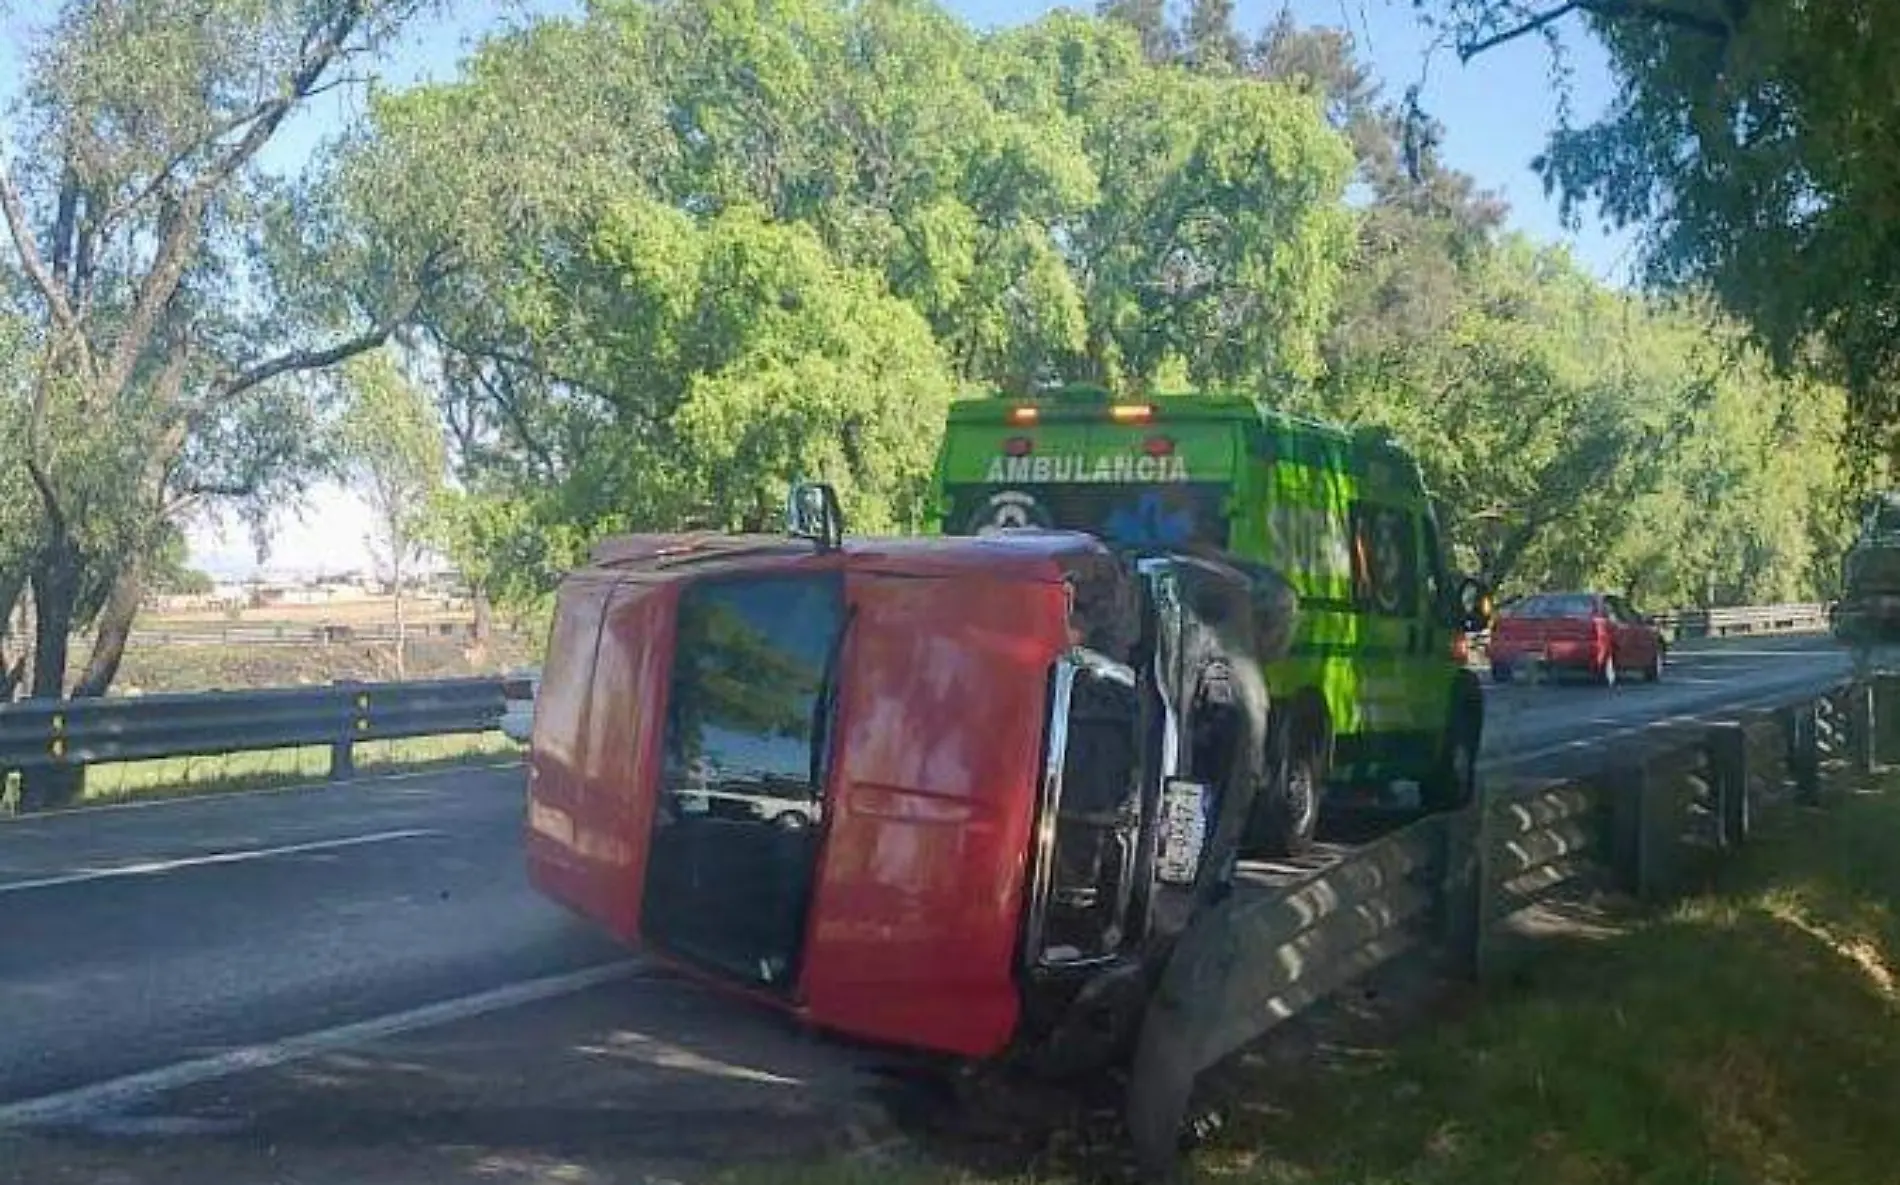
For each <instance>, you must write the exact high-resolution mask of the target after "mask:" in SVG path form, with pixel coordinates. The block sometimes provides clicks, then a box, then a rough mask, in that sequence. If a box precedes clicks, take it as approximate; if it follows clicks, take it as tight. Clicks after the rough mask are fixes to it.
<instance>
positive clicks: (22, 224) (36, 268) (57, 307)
mask: <svg viewBox="0 0 1900 1185" xmlns="http://www.w3.org/2000/svg"><path fill="white" fill-rule="evenodd" d="M0 211H3V212H4V213H5V215H6V220H7V233H8V234H10V235H11V236H12V237H13V248H14V250H15V251H17V252H18V253H19V256H20V264H21V266H22V267H23V268H25V269H26V274H27V278H28V279H30V280H32V281H33V287H35V288H37V289H38V290H39V293H40V296H41V297H42V298H44V299H45V301H46V307H47V308H48V309H49V310H51V312H52V315H53V324H54V326H55V327H56V328H57V329H58V330H59V332H60V333H61V334H62V335H64V336H66V337H69V338H71V339H73V340H74V341H75V342H77V343H78V344H79V347H80V350H81V357H82V358H84V357H85V356H86V355H85V339H84V338H82V337H81V336H80V333H79V322H78V320H77V319H76V318H75V317H74V316H73V309H72V306H71V305H70V304H68V303H67V302H66V294H65V293H64V292H63V291H61V290H60V286H59V283H58V281H56V280H55V279H54V278H53V274H52V273H51V272H49V271H47V270H46V262H45V260H43V259H41V258H40V251H39V246H38V245H37V244H36V243H35V242H34V239H33V229H32V228H31V227H29V226H28V225H27V224H26V206H25V204H24V203H23V202H22V201H21V200H20V191H19V188H18V187H16V186H15V185H14V184H13V173H12V171H11V169H9V168H8V166H7V162H6V160H5V159H4V158H0Z"/></svg>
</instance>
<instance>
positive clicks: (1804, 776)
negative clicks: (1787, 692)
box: [1787, 700, 1821, 806]
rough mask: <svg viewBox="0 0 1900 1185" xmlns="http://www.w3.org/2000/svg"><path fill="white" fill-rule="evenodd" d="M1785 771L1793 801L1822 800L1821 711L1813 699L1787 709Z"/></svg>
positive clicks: (1814, 802)
mask: <svg viewBox="0 0 1900 1185" xmlns="http://www.w3.org/2000/svg"><path fill="white" fill-rule="evenodd" d="M1787 719H1788V775H1789V777H1790V778H1791V779H1792V780H1793V781H1794V798H1795V801H1796V802H1798V803H1801V804H1802V805H1804V806H1819V805H1820V803H1821V713H1820V708H1819V706H1818V705H1817V703H1816V701H1813V700H1810V701H1808V702H1807V703H1805V704H1801V705H1798V706H1797V707H1795V708H1793V709H1792V710H1790V711H1789V713H1788V717H1787Z"/></svg>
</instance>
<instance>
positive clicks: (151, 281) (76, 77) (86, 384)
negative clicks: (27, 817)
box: [0, 0, 442, 806]
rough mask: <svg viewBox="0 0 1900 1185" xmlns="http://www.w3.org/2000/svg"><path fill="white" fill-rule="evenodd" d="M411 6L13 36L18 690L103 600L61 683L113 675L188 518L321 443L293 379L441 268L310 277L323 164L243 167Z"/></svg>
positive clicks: (263, 483)
mask: <svg viewBox="0 0 1900 1185" xmlns="http://www.w3.org/2000/svg"><path fill="white" fill-rule="evenodd" d="M420 4H421V0H380V2H366V0H317V2H311V3H290V2H288V0H266V2H254V0H205V2H204V3H201V4H198V5H195V6H193V9H192V13H191V19H189V20H187V19H184V15H183V14H182V13H181V12H180V11H178V10H177V9H176V6H174V5H169V4H164V3H159V2H157V0H127V2H122V3H104V2H101V0H71V2H69V3H67V4H65V5H64V6H63V7H62V8H61V9H60V11H59V13H58V15H57V17H56V19H55V20H54V21H53V22H52V23H51V25H50V26H49V28H48V30H47V32H46V33H45V34H44V36H43V37H42V38H41V40H40V41H39V42H38V43H37V44H35V45H33V46H31V47H29V48H28V52H27V54H26V58H25V60H26V62H27V64H28V74H27V77H26V79H25V85H24V88H23V92H22V95H21V98H20V100H19V102H18V104H17V106H16V109H15V111H14V112H13V115H14V120H13V126H14V129H15V134H14V136H13V138H12V141H11V143H9V144H8V145H6V146H5V148H4V150H0V214H3V215H4V220H5V224H6V229H7V241H8V242H9V243H10V246H11V248H12V258H11V260H10V263H11V265H12V266H14V267H15V268H16V269H17V273H18V275H19V276H20V277H21V278H22V279H23V284H24V287H25V290H26V295H25V296H24V297H20V298H17V299H16V306H17V307H19V308H21V309H22V310H23V311H24V312H25V314H26V316H27V317H28V320H29V325H30V330H29V340H30V342H31V354H32V356H31V359H30V361H29V363H28V365H27V377H26V380H25V382H24V383H23V384H22V385H21V388H20V389H17V390H16V391H12V392H10V393H9V400H10V406H9V408H8V414H9V415H13V416H17V418H18V419H17V423H18V428H19V435H18V437H17V438H16V439H18V440H19V441H20V445H19V447H20V453H21V455H20V456H19V457H18V458H17V461H18V464H19V465H20V466H21V468H22V469H23V470H24V476H25V479H26V480H27V482H28V483H29V485H30V488H31V491H32V493H31V497H30V499H29V501H30V503H31V505H32V510H31V516H32V518H33V523H32V526H31V530H32V532H33V534H32V540H33V541H32V543H31V545H30V547H29V549H28V550H29V555H28V556H27V558H26V560H25V569H26V575H27V584H28V586H29V587H30V590H31V595H32V598H33V603H34V607H35V610H36V620H37V635H36V639H35V645H34V661H33V674H32V692H33V694H34V695H38V696H54V695H59V694H61V693H63V692H64V691H65V690H66V687H67V673H68V672H67V666H68V653H67V646H68V638H69V636H70V635H71V632H72V631H73V629H74V628H75V627H76V626H79V625H83V624H85V623H87V622H89V621H91V620H93V619H94V618H95V617H96V618H97V629H96V632H95V643H94V646H93V650H92V653H91V656H90V658H89V660H88V662H87V663H86V665H85V667H84V669H83V670H82V671H81V672H80V674H79V676H78V678H77V679H76V680H75V681H74V682H73V684H72V691H73V693H74V694H76V695H98V694H101V693H102V692H103V691H104V690H105V689H106V687H107V686H108V685H109V684H110V682H111V681H112V678H113V676H114V674H115V673H116V672H117V669H118V665H119V660H120V657H121V656H122V654H123V651H124V646H125V641H126V638H127V636H128V635H129V632H130V629H131V624H132V618H133V615H134V614H135V612H136V610H137V606H138V603H139V600H140V594H141V590H142V588H143V585H144V581H145V577H146V576H147V574H148V569H149V564H150V561H151V558H152V556H153V554H154V552H155V550H156V549H157V548H158V547H159V546H161V544H162V543H163V541H164V539H165V538H166V536H167V532H168V531H170V530H172V529H173V527H174V525H175V524H176V523H177V522H179V521H180V520H181V518H182V517H183V516H184V515H186V514H189V513H190V512H191V511H192V510H193V509H194V508H195V507H197V506H200V505H202V504H203V503H205V502H206V501H207V500H214V499H215V500H222V501H225V502H228V503H232V504H235V505H237V506H238V507H239V508H240V509H242V510H245V511H247V512H249V513H250V515H251V516H252V517H253V519H254V520H257V519H261V518H263V517H264V516H266V515H267V514H268V513H269V510H270V508H271V507H272V506H273V505H274V504H276V503H278V502H280V501H281V500H282V498H283V497H285V496H289V495H294V493H295V492H296V491H297V490H298V489H300V488H301V484H302V482H303V481H304V480H305V479H306V478H307V476H308V475H309V474H310V473H311V472H313V471H314V470H315V468H316V462H317V461H318V458H317V457H315V456H314V455H313V452H312V450H311V447H310V442H311V441H312V440H313V439H315V437H316V435H317V434H316V433H315V432H314V431H313V428H314V425H315V412H314V408H313V405H312V399H313V388H312V387H311V386H310V385H309V384H307V383H304V382H301V381H299V380H300V378H301V376H305V375H307V374H309V373H311V372H313V371H316V370H320V369H321V368H323V367H325V366H328V365H331V364H333V363H335V362H338V361H340V360H342V359H344V358H346V357H349V356H351V355H352V354H355V353H357V352H360V351H362V350H364V349H368V348H370V347H372V346H374V345H376V344H378V343H379V342H381V341H382V340H384V338H385V337H387V335H388V334H389V333H390V331H391V330H392V328H393V327H394V326H395V325H396V324H397V323H399V322H400V321H401V320H402V319H403V318H404V317H405V316H407V314H408V312H409V310H410V309H412V308H413V307H414V304H415V301H416V299H417V296H418V293H419V292H420V291H422V290H423V289H424V288H425V287H426V286H427V284H428V283H429V282H430V281H431V279H432V278H433V277H434V275H436V274H437V273H438V272H439V270H440V268H441V266H442V261H441V260H440V259H439V258H417V259H404V258H400V257H398V256H395V255H388V254H385V255H382V256H380V257H379V259H378V264H379V266H377V267H376V268H365V269H360V270H359V271H358V272H357V274H356V282H354V283H351V284H347V285H339V284H331V283H328V282H326V278H325V277H323V276H322V272H321V269H322V267H323V266H324V265H325V261H327V260H330V259H334V258H341V257H343V256H344V254H345V252H344V250H343V249H344V248H346V247H349V246H351V245H352V244H351V243H349V242H346V241H345V240H342V239H339V238H337V237H335V236H334V234H333V232H334V231H335V229H336V227H335V223H334V221H333V220H330V219H326V218H325V217H324V216H323V206H322V203H321V202H318V201H315V200H313V196H314V195H315V194H316V193H317V191H318V188H319V185H320V182H321V181H322V177H321V176H320V175H318V176H313V177H312V178H309V179H307V183H303V184H299V183H287V182H284V181H282V180H280V179H277V178H274V177H272V176H270V175H268V174H266V173H265V172H264V171H262V170H261V169H260V168H259V167H258V164H257V160H258V155H259V153H260V152H261V151H262V150H263V148H264V147H265V145H266V144H268V143H269V142H271V140H272V139H273V138H274V137H275V136H276V135H277V134H278V133H279V131H280V129H281V128H282V127H283V125H284V123H285V121H286V120H287V119H289V118H290V117H291V115H292V114H293V113H294V112H295V111H296V110H298V108H299V107H300V106H301V105H302V104H304V103H305V102H306V101H307V100H309V99H310V98H311V97H312V96H313V95H315V94H317V93H319V92H321V91H323V90H327V89H330V88H332V87H334V86H337V85H340V84H341V83H342V82H343V81H344V79H345V76H346V74H347V72H349V71H353V70H355V69H357V68H358V67H359V65H360V64H361V63H363V62H364V61H365V60H366V59H367V58H368V57H369V56H370V55H371V54H373V52H374V51H375V50H376V48H377V47H378V46H379V45H380V44H381V43H382V42H383V41H384V39H385V38H386V37H387V36H388V35H389V34H390V33H392V32H393V31H394V30H395V29H396V28H397V27H398V26H399V25H400V24H401V23H402V22H403V21H404V20H405V19H406V18H407V17H408V16H409V15H410V14H411V13H412V12H414V11H415V10H416V9H417V8H418V7H419V6H420ZM356 258H357V259H359V260H360V259H361V258H362V257H361V256H360V255H359V256H357V257H356ZM0 480H3V479H0ZM6 591H7V589H6V588H5V587H0V593H4V592H6ZM71 790H72V787H65V788H56V789H55V790H53V791H52V792H51V794H52V797H53V798H57V797H59V796H61V795H63V794H66V793H70V792H71ZM28 799H29V801H28V804H27V805H29V806H32V805H37V804H39V803H41V802H44V801H47V800H48V799H47V796H46V795H42V794H41V793H39V792H38V791H35V792H34V793H32V794H29V796H28Z"/></svg>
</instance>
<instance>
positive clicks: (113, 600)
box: [73, 556, 145, 699]
mask: <svg viewBox="0 0 1900 1185" xmlns="http://www.w3.org/2000/svg"><path fill="white" fill-rule="evenodd" d="M144 591H145V579H144V572H143V571H142V569H141V565H140V561H139V559H138V557H136V556H135V557H133V558H132V559H131V560H130V561H129V562H128V563H127V564H126V566H125V567H123V568H121V569H119V574H118V576H117V577H116V578H114V580H113V581H112V591H111V592H110V593H108V594H107V596H106V604H105V608H104V609H103V610H101V611H100V614H99V628H98V630H97V631H96V632H95V633H94V635H93V641H92V656H91V657H90V658H89V659H87V661H86V669H85V670H84V671H82V672H80V675H79V679H78V681H77V682H75V683H74V684H73V698H74V699H79V698H82V697H96V696H101V695H104V694H105V693H106V688H108V687H110V686H112V681H113V680H114V679H116V678H117V677H118V675H119V663H120V662H121V661H123V660H124V658H125V644H126V642H127V641H128V640H130V639H131V637H132V622H133V620H134V619H135V618H136V617H138V612H139V598H140V597H141V596H142V595H143V594H144Z"/></svg>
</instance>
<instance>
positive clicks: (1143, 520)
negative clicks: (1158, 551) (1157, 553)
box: [1103, 493, 1194, 547]
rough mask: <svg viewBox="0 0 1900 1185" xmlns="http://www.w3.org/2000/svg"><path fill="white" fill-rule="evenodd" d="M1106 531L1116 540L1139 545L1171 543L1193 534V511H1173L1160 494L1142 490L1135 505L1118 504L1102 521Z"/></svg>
mask: <svg viewBox="0 0 1900 1185" xmlns="http://www.w3.org/2000/svg"><path fill="white" fill-rule="evenodd" d="M1103 533H1104V534H1105V535H1107V536H1108V538H1109V539H1110V540H1112V541H1113V542H1116V543H1121V544H1126V545H1130V546H1136V547H1142V546H1147V547H1156V546H1159V547H1169V546H1173V545H1176V544H1181V543H1186V542H1188V541H1189V540H1191V539H1193V537H1194V512H1193V511H1191V510H1179V511H1170V510H1169V509H1168V508H1167V504H1166V503H1165V502H1163V501H1162V498H1161V495H1160V494H1153V493H1149V494H1143V495H1142V496H1141V497H1140V498H1138V499H1136V501H1135V504H1134V505H1133V506H1119V507H1117V508H1116V509H1115V511H1114V513H1112V514H1110V515H1109V516H1108V521H1107V522H1106V523H1104V524H1103Z"/></svg>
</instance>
